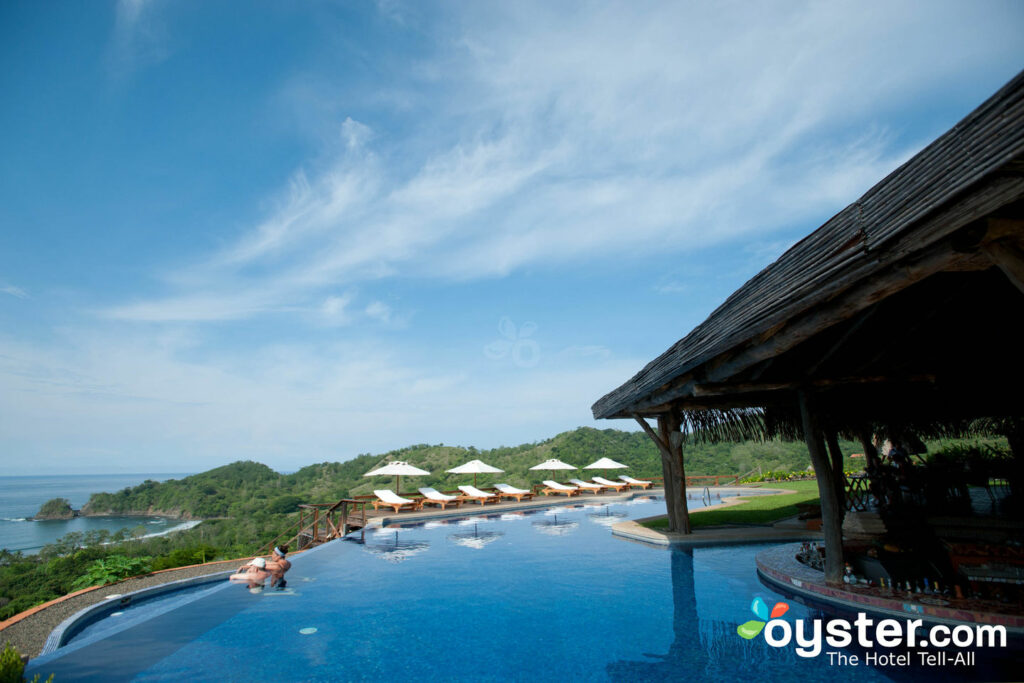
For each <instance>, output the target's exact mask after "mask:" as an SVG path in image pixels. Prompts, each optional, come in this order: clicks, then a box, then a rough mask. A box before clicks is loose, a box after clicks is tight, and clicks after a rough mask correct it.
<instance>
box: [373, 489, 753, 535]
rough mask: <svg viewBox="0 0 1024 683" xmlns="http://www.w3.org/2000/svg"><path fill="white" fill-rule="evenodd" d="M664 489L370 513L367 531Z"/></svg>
mask: <svg viewBox="0 0 1024 683" xmlns="http://www.w3.org/2000/svg"><path fill="white" fill-rule="evenodd" d="M723 490H735V489H723ZM664 493H665V492H664V491H663V490H662V489H648V490H647V491H641V490H639V489H633V490H632V491H623V492H622V493H596V494H595V493H581V494H579V495H576V496H572V497H569V496H535V497H534V498H533V499H532V500H524V501H520V502H517V501H514V500H513V501H501V502H498V503H488V504H486V505H480V504H479V503H464V504H463V505H462V506H461V507H448V508H445V509H444V510H442V509H441V508H423V509H422V510H416V511H414V512H398V513H395V512H388V511H380V510H377V511H374V512H370V511H368V514H367V524H366V526H367V528H373V527H377V526H400V525H402V524H418V523H420V522H427V521H431V520H436V519H444V518H446V517H466V516H467V515H490V514H495V513H499V514H503V513H507V512H517V511H523V510H535V509H537V508H549V507H553V506H558V505H560V506H563V507H576V506H580V505H584V506H585V505H588V504H597V505H605V504H608V503H623V502H626V501H628V500H632V499H633V498H638V497H643V496H661V495H664Z"/></svg>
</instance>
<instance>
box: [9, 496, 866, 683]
mask: <svg viewBox="0 0 1024 683" xmlns="http://www.w3.org/2000/svg"><path fill="white" fill-rule="evenodd" d="M692 505H693V503H692V502H691V506H692ZM698 505H699V504H698ZM663 510H664V503H663V502H661V501H660V500H658V499H653V498H650V497H641V498H638V499H635V500H634V501H631V502H629V503H620V504H611V505H608V504H600V503H598V502H597V501H594V502H593V503H590V504H585V505H579V504H577V505H576V506H574V507H569V508H567V507H556V508H548V509H537V510H531V511H527V512H518V513H506V514H501V515H496V514H490V515H487V516H478V517H466V518H462V519H457V520H455V519H450V520H446V521H433V522H427V523H422V524H415V525H410V526H403V527H385V528H384V529H380V530H375V531H367V532H365V534H363V535H355V536H353V537H350V539H347V540H342V541H335V542H332V543H328V544H325V545H323V546H320V547H319V548H317V549H315V550H312V551H310V552H307V553H304V554H302V555H298V556H296V557H295V558H294V567H293V568H292V570H291V571H290V572H289V575H288V584H289V585H288V589H286V590H284V591H280V592H278V591H271V590H267V591H265V592H263V593H260V594H252V593H250V592H249V591H248V590H247V589H246V588H244V587H243V586H238V585H229V584H228V583H227V582H226V581H225V582H224V584H223V585H221V586H217V587H215V588H213V589H209V588H206V589H204V591H203V592H204V594H203V595H202V596H201V597H198V598H196V596H195V595H191V596H185V595H183V596H180V597H179V598H178V600H179V602H180V604H178V605H172V606H170V607H171V608H169V606H168V604H167V603H166V602H165V603H164V604H163V605H162V606H161V607H160V609H155V610H151V613H150V614H146V613H145V610H144V609H143V608H140V609H139V613H138V614H136V615H134V616H133V615H132V614H131V613H128V612H126V613H125V614H122V615H119V616H118V617H108V619H107V620H105V622H107V623H102V624H98V625H96V626H94V627H92V628H91V630H90V631H89V632H83V633H82V634H81V635H80V636H79V637H77V638H76V639H75V640H74V641H73V642H72V643H70V644H69V645H67V646H65V647H64V648H61V649H60V650H58V651H56V652H54V653H53V654H51V655H46V656H43V657H40V658H38V659H35V660H33V661H32V662H31V663H30V665H29V669H28V671H27V672H26V673H28V674H29V675H30V676H31V675H32V674H34V673H41V674H43V676H44V677H45V676H47V675H49V674H50V673H55V674H56V680H58V681H69V680H104V681H110V680H139V681H150V680H154V681H155V680H161V681H162V680H211V681H213V680H217V681H223V680H239V681H242V680H257V679H263V678H267V677H276V678H278V679H280V680H285V681H298V680H302V681H338V680H374V681H382V680H416V681H423V680H428V681H431V680H451V679H461V680H472V681H491V680H494V681H498V680H502V681H506V680H509V679H512V680H560V681H565V680H587V681H601V680H612V681H662V680H666V679H673V680H678V679H684V678H685V679H693V680H711V681H735V680H742V679H744V678H748V679H753V678H755V677H757V678H762V677H763V678H768V679H770V680H773V681H778V680H799V681H815V680H829V681H836V680H847V679H848V680H854V679H856V680H858V681H870V680H878V679H880V678H881V675H880V672H879V671H876V670H874V669H870V668H867V667H863V666H862V667H857V668H836V667H832V666H829V665H828V662H827V661H826V660H824V659H821V658H819V659H801V658H799V657H797V656H796V655H795V654H794V653H793V651H792V650H791V649H774V648H770V647H768V646H767V645H765V643H764V639H763V638H755V639H753V640H744V639H742V638H740V637H739V636H738V635H737V633H736V627H737V625H739V624H741V623H743V622H746V621H748V620H750V619H752V618H754V617H753V615H752V614H751V613H750V604H751V601H752V599H753V598H754V597H755V596H761V597H763V598H764V600H765V602H767V603H768V604H769V605H771V604H774V602H775V601H777V600H784V598H783V597H782V596H780V595H777V594H776V593H773V592H772V591H771V590H769V589H767V588H766V587H765V586H763V585H762V584H761V583H760V582H759V581H758V578H757V575H756V572H755V568H754V556H755V555H756V553H757V552H758V551H759V550H760V549H761V548H762V547H763V546H732V547H721V548H706V549H696V550H693V551H680V550H676V551H669V550H666V549H663V548H654V547H648V546H645V545H640V544H636V543H631V542H628V541H623V540H620V539H616V538H613V537H612V535H611V531H610V525H611V524H613V523H615V522H617V521H621V520H623V519H627V518H638V517H646V516H650V515H654V514H658V513H659V512H661V511H663ZM790 604H791V610H790V612H789V613H788V614H787V615H786V616H787V618H793V619H797V618H806V617H807V616H808V614H809V612H808V611H807V610H806V609H805V608H804V607H802V606H801V605H799V604H796V603H793V602H791V603H790ZM117 619H122V620H123V621H121V622H117V621H115V620H117Z"/></svg>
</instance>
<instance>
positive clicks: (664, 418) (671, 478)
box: [633, 414, 690, 533]
mask: <svg viewBox="0 0 1024 683" xmlns="http://www.w3.org/2000/svg"><path fill="white" fill-rule="evenodd" d="M633 419H635V420H636V421H637V423H638V424H639V425H640V426H641V427H643V430H644V432H646V434H647V436H648V437H650V439H651V441H653V442H654V444H655V445H656V446H657V447H658V452H659V453H660V454H661V473H662V479H663V481H664V483H665V510H666V512H667V513H668V530H669V531H683V533H689V527H690V520H689V517H688V516H687V515H686V513H685V510H686V494H685V487H683V486H682V485H681V481H680V479H679V476H680V474H681V471H680V470H681V467H677V466H676V463H675V458H674V457H673V447H672V443H671V441H672V440H673V436H672V434H673V432H672V430H671V429H670V426H671V424H670V421H671V419H672V418H671V416H670V415H659V416H658V431H657V432H655V431H654V430H653V429H652V428H651V426H650V425H649V424H647V420H645V419H644V418H642V417H640V415H635V414H634V415H633ZM676 428H677V429H678V421H677V422H676ZM676 433H678V432H676ZM679 437H680V438H679V442H678V444H679V446H680V447H681V444H682V434H679ZM681 492H682V500H680V493H681ZM684 517H685V519H684ZM684 529H685V531H684Z"/></svg>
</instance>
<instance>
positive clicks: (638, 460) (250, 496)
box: [82, 427, 856, 519]
mask: <svg viewBox="0 0 1024 683" xmlns="http://www.w3.org/2000/svg"><path fill="white" fill-rule="evenodd" d="M842 446H843V450H844V452H846V453H847V455H849V454H850V453H851V452H853V451H854V450H855V449H856V445H855V444H853V443H852V442H844V443H843V444H842ZM602 457H609V458H612V459H613V460H617V461H619V462H621V463H623V464H625V465H628V466H629V469H628V470H624V472H628V473H629V474H631V475H633V476H639V477H647V476H660V475H661V459H660V457H659V455H658V453H657V450H656V449H655V447H654V444H652V443H651V441H650V439H649V438H648V437H647V436H646V435H645V434H643V433H642V432H624V431H619V430H616V429H603V430H599V429H592V428H590V427H580V428H579V429H575V430H573V431H571V432H564V433H562V434H559V435H557V436H555V437H553V438H551V439H547V440H545V441H541V442H539V443H532V444H521V445H519V446H511V447H504V446H503V447H499V448H494V449H490V450H485V451H480V450H477V449H476V448H474V447H472V446H470V447H468V448H467V447H463V446H445V445H443V444H442V445H436V446H431V445H427V444H418V445H415V446H409V447H407V448H402V449H399V450H395V451H391V452H389V453H385V454H383V455H368V454H367V455H360V456H357V457H355V458H353V459H351V460H348V461H346V462H342V463H338V462H333V463H321V464H317V465H308V466H306V467H303V468H302V469H301V470H299V471H298V472H294V473H292V474H278V473H276V472H274V471H273V470H272V469H270V468H269V467H267V466H266V465H261V464H259V463H255V462H236V463H232V464H230V465H225V466H223V467H218V468H216V469H213V470H210V471H208V472H203V473H202V474H196V475H193V476H190V477H186V478H184V479H181V480H171V481H167V482H162V483H160V482H155V481H146V482H144V483H142V484H140V485H139V486H136V487H134V488H126V489H123V490H121V491H118V492H116V493H97V494H94V495H93V496H92V497H91V498H90V499H89V502H88V503H87V504H86V506H85V507H84V508H83V510H82V512H83V514H87V515H98V514H128V513H137V514H162V515H168V516H175V517H178V516H180V517H185V518H192V517H195V518H202V519H212V518H219V517H232V518H238V517H242V516H245V515H251V514H254V513H256V512H270V513H284V512H293V511H294V510H295V509H296V506H297V505H298V504H299V503H300V502H327V501H335V500H338V499H340V498H344V497H346V496H353V495H360V494H369V493H371V492H372V491H373V489H375V488H390V487H393V484H394V482H393V480H392V479H389V478H387V477H364V476H363V475H364V474H365V473H366V472H368V471H370V470H372V469H374V468H375V467H377V466H378V465H381V464H383V463H385V462H388V461H390V460H405V461H408V462H409V463H411V464H413V465H415V466H417V467H420V468H422V469H425V470H427V471H429V472H430V473H431V474H430V475H429V476H423V477H413V478H407V479H405V480H404V481H403V489H404V490H406V491H415V489H416V487H419V486H434V487H436V488H439V489H453V488H455V487H456V486H457V485H458V484H463V483H466V482H467V481H469V477H468V476H467V475H455V474H447V473H446V470H449V469H451V468H453V467H456V466H457V465H461V464H462V463H464V462H466V461H468V460H473V459H477V458H478V459H481V460H483V461H484V462H486V463H488V464H489V465H493V466H495V467H498V468H500V469H503V470H505V473H504V474H501V475H493V476H487V475H484V476H481V477H480V479H479V481H480V483H481V485H484V484H489V483H495V482H498V481H504V482H508V483H511V484H513V485H517V486H527V485H529V484H535V483H537V482H539V481H540V480H542V479H545V478H550V473H545V472H531V471H530V470H529V468H530V467H532V466H533V465H536V464H538V463H540V462H542V461H544V460H547V459H549V458H558V459H559V460H562V461H564V462H567V463H569V464H571V465H576V466H577V467H584V466H586V465H588V464H590V463H592V462H594V461H595V460H597V459H599V458H602ZM685 457H686V472H687V474H689V475H696V474H743V473H746V472H749V471H750V470H752V469H754V468H756V467H758V466H760V467H761V468H763V469H764V470H803V469H807V467H808V465H809V464H810V460H809V458H808V456H807V449H806V448H805V447H804V445H803V444H802V443H799V442H797V443H787V442H782V441H769V442H753V441H749V442H742V443H721V444H694V445H688V446H687V448H686V456H685ZM578 474H587V473H585V472H576V473H569V474H568V476H576V475H578ZM605 474H607V473H605ZM560 476H562V478H564V475H560Z"/></svg>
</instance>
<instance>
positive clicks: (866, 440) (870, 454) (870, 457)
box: [857, 427, 878, 469]
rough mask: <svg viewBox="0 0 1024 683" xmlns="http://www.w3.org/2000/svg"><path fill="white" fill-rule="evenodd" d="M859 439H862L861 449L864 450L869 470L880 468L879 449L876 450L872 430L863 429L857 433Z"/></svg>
mask: <svg viewBox="0 0 1024 683" xmlns="http://www.w3.org/2000/svg"><path fill="white" fill-rule="evenodd" d="M857 438H858V439H860V447H861V448H863V449H864V461H865V464H866V465H867V467H868V469H874V468H876V467H878V449H877V448H875V442H874V441H872V440H871V430H870V429H869V428H867V427H862V428H861V429H860V431H859V432H858V433H857Z"/></svg>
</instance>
